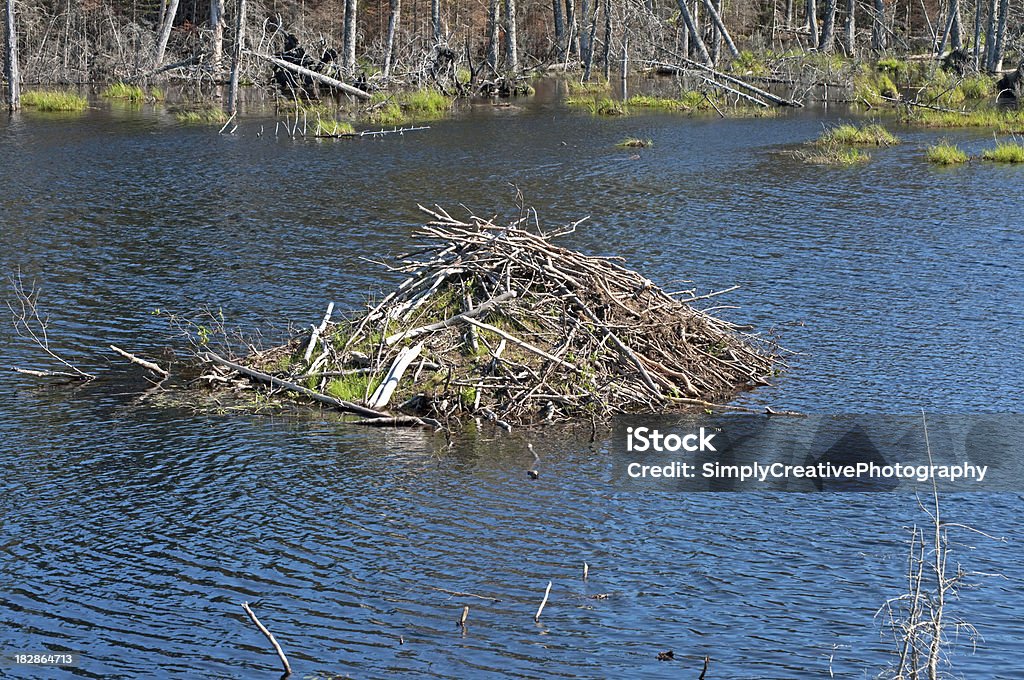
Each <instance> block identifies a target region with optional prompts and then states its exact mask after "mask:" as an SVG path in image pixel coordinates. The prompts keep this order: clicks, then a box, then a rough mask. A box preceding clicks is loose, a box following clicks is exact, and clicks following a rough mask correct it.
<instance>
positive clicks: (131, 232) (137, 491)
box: [0, 93, 1024, 679]
mask: <svg viewBox="0 0 1024 680" xmlns="http://www.w3.org/2000/svg"><path fill="white" fill-rule="evenodd" d="M542 94H543V93H542ZM848 117H849V114H847V113H845V112H843V111H835V110H814V111H799V112H790V113H787V114H786V115H783V116H781V117H779V118H773V119H756V120H755V119H741V120H719V119H713V118H700V119H688V118H682V117H675V116H661V115H650V116H633V117H629V118H623V119H601V118H594V117H591V116H589V115H587V114H576V113H572V112H567V111H566V110H565V109H564V108H562V107H561V106H560V105H558V103H557V102H555V101H553V100H552V99H550V98H546V97H544V96H541V97H539V98H537V99H536V100H532V101H529V102H520V103H517V104H516V106H514V107H511V108H493V107H490V106H477V107H474V108H472V109H471V110H469V111H466V112H464V113H462V114H461V115H460V116H458V117H457V118H456V119H454V120H449V121H441V122H436V123H433V124H431V129H430V130H427V131H422V132H415V133H408V134H405V135H390V136H388V137H386V138H383V139H360V140H319V141H315V140H291V139H288V138H287V137H284V136H275V135H274V128H275V123H274V119H273V118H261V117H259V116H256V115H253V116H251V117H246V118H243V119H242V120H241V121H240V123H239V127H238V130H237V132H236V133H235V134H233V135H218V134H217V132H216V129H210V128H204V127H187V126H179V125H177V124H176V123H175V122H174V120H173V118H171V117H169V116H168V115H167V114H165V113H161V112H159V111H154V110H151V109H149V108H143V109H141V110H136V111H131V110H119V109H111V108H110V107H108V106H106V105H104V104H102V103H98V104H97V106H96V108H94V109H91V110H90V111H88V112H87V113H86V114H84V115H82V116H80V117H73V118H70V119H69V118H66V117H60V118H55V117H48V116H45V115H40V114H33V113H31V112H25V113H23V114H21V115H18V116H16V117H14V118H12V119H6V118H4V119H3V120H0V271H2V272H4V273H13V272H16V271H18V269H19V268H20V271H21V272H22V273H23V275H24V276H25V277H26V280H35V281H37V282H38V283H39V285H40V286H41V289H42V297H41V301H42V305H43V307H44V308H45V310H46V311H47V312H49V314H50V315H51V325H50V334H51V339H52V341H53V343H54V344H55V345H57V346H59V347H60V348H61V349H62V350H63V351H65V352H66V354H67V356H69V357H70V358H72V359H73V360H75V361H76V362H79V363H81V364H82V365H83V366H86V367H90V368H93V369H95V370H97V371H103V372H104V374H105V375H106V376H107V378H106V379H105V380H102V381H99V382H97V383H96V384H94V385H90V386H87V387H81V388H77V389H70V390H68V389H47V388H40V387H38V386H37V385H38V384H37V383H36V382H35V381H33V380H32V379H29V378H25V377H23V376H18V375H15V374H13V373H9V374H7V376H6V379H5V380H3V381H2V382H0V441H2V442H3V443H2V445H0V470H2V473H0V507H2V512H0V555H2V560H0V651H2V652H3V655H4V656H5V657H9V655H10V654H12V653H14V652H18V651H22V652H26V651H34V652H43V651H51V652H56V651H61V650H67V651H72V652H75V653H77V654H79V655H80V657H79V659H78V663H77V665H76V666H74V667H68V668H60V669H58V668H55V667H46V668H41V667H28V666H16V667H15V666H12V665H11V664H10V662H9V660H5V661H4V662H2V663H0V676H3V675H10V676H11V677H69V676H70V677H76V676H78V677H91V678H100V677H102V678H120V677H123V678H134V677H216V678H253V677H276V676H277V675H278V674H279V665H278V662H277V660H276V659H275V658H274V656H273V653H272V651H270V649H269V647H268V645H267V644H266V642H265V640H264V639H263V638H262V637H261V636H260V634H259V633H258V632H257V631H256V630H255V628H254V627H253V626H252V625H251V624H250V623H249V622H248V620H247V619H246V618H245V614H244V613H243V612H242V610H241V608H240V607H239V603H240V602H242V601H248V602H250V603H252V604H253V607H254V609H255V611H256V612H257V614H258V615H259V616H260V618H261V619H262V620H263V622H264V623H266V624H267V625H268V627H269V628H270V629H271V630H272V631H273V632H274V633H275V635H276V636H277V638H278V640H279V641H280V642H281V643H282V645H283V647H284V648H285V650H286V652H287V653H288V655H289V658H290V660H291V663H292V667H293V669H294V670H295V673H296V677H334V676H341V677H349V676H351V677H359V678H362V677H403V676H405V677H424V676H427V677H452V678H468V677H487V676H495V677H497V676H505V675H507V676H514V677H679V676H680V675H682V676H683V677H696V676H697V675H698V674H699V673H700V669H701V667H702V666H703V658H704V656H705V654H707V655H710V657H711V662H710V667H709V673H708V676H707V677H708V678H715V679H719V678H779V679H783V678H787V679H792V678H822V677H829V673H830V672H831V673H833V674H834V677H840V678H867V677H874V676H875V675H876V674H877V673H878V672H879V671H880V670H882V669H883V668H884V667H885V665H886V663H887V662H888V661H889V660H890V658H891V650H892V648H893V644H892V641H891V639H890V638H889V637H888V634H887V633H886V630H885V628H884V625H883V624H884V617H882V616H878V617H876V611H877V610H878V609H879V608H880V607H881V606H882V604H883V603H884V601H885V600H886V598H888V597H892V596H895V595H897V594H899V593H900V592H901V590H900V589H901V588H902V587H903V586H904V580H905V579H904V577H903V576H902V574H903V573H904V570H905V566H906V562H905V558H906V546H905V545H904V540H905V538H906V536H907V533H906V531H905V527H907V526H909V525H912V524H914V523H924V522H926V521H927V518H926V517H925V515H924V514H923V512H922V511H921V510H920V509H919V508H918V507H917V505H916V500H915V499H914V497H913V496H912V495H908V494H839V493H820V494H796V493H792V494H784V493H777V494H770V493H720V494H683V493H675V494H671V493H654V492H651V493H626V492H623V491H622V490H621V489H619V488H617V487H616V484H615V483H614V481H613V479H612V473H611V467H612V460H611V454H610V452H609V439H608V436H607V435H604V434H600V435H599V436H598V437H597V440H596V441H594V442H590V441H589V437H588V435H589V429H588V430H587V431H586V432H583V433H580V432H575V431H561V430H559V431H554V432H516V433H514V434H513V435H512V436H502V435H500V434H495V433H493V432H490V431H486V430H485V431H483V432H482V433H480V434H475V435H466V436H463V437H460V438H458V439H456V441H455V442H454V444H453V446H451V447H448V446H447V443H446V442H445V440H444V439H443V438H441V437H435V436H431V435H429V434H424V433H421V432H406V431H399V432H390V431H387V432H383V431H364V430H359V429H353V428H351V427H346V426H344V425H342V424H340V423H339V422H338V420H337V419H336V418H334V417H332V416H330V415H329V414H325V415H323V416H310V417H298V416H266V415H264V416H250V415H243V414H237V413H226V414H211V413H200V414H196V413H193V412H192V411H189V410H180V409H171V408H159V407H155V406H152V405H149V404H147V403H146V402H144V401H140V400H139V393H140V392H141V390H142V389H143V387H144V382H143V381H142V379H141V377H140V376H139V374H138V373H137V372H136V371H134V370H133V369H132V368H131V367H125V366H123V365H122V363H121V362H120V361H119V360H117V359H116V357H113V356H111V355H109V354H108V353H107V352H105V351H103V348H105V347H106V346H107V345H108V344H110V343H114V344H118V345H121V346H124V347H126V348H128V349H130V350H131V351H136V352H139V353H142V354H146V355H149V356H158V357H162V356H165V352H166V350H167V348H168V347H174V346H176V345H177V346H179V347H180V345H179V344H178V343H177V341H176V340H174V339H173V338H172V337H171V336H172V333H171V331H169V329H168V327H167V324H166V321H164V320H163V319H162V318H160V317H156V316H154V315H153V314H152V312H153V310H155V309H157V308H162V309H173V310H179V311H186V312H190V311H194V310H196V309H198V308H200V307H202V306H208V307H210V308H211V309H215V310H220V311H222V312H223V314H224V317H225V318H226V319H227V321H228V322H229V323H230V324H232V325H235V326H238V327H241V328H243V329H247V330H252V329H261V330H263V331H264V332H265V333H266V337H267V341H272V340H275V339H280V338H281V337H282V336H283V334H284V333H285V332H286V329H287V327H288V325H289V324H296V325H308V324H309V323H312V322H315V321H318V320H319V318H320V317H321V315H322V314H323V310H324V308H325V307H326V304H327V302H328V301H332V300H333V301H334V302H336V303H337V304H338V305H339V307H340V308H347V307H352V306H355V305H357V304H358V303H359V302H360V301H361V300H362V299H364V298H365V296H366V295H367V294H373V293H376V292H379V291H380V290H381V289H382V288H384V287H386V286H387V284H388V282H390V281H393V280H394V279H393V277H392V276H391V275H388V274H387V273H386V272H384V271H383V270H382V269H381V267H379V266H378V265H376V264H373V263H372V262H369V261H368V260H371V259H380V258H384V257H386V256H387V255H388V254H393V253H397V252H401V251H402V250H403V249H405V248H407V247H408V245H409V242H410V240H409V237H410V234H411V233H412V231H413V230H414V229H415V228H416V226H417V225H418V224H419V222H420V220H421V217H420V215H419V214H418V211H417V210H416V203H423V204H431V203H439V204H442V205H445V206H449V207H451V208H452V209H456V208H457V207H458V204H460V203H462V204H465V205H467V206H470V207H472V208H473V209H474V210H476V211H478V212H481V213H503V214H511V213H515V212H516V210H517V209H516V208H515V191H516V188H518V190H519V191H521V192H522V194H523V196H524V197H525V200H526V202H527V204H529V205H532V206H535V207H536V208H537V210H538V212H539V215H540V219H541V221H542V222H543V223H545V224H547V225H551V226H555V225H558V224H560V223H564V222H567V221H570V220H576V219H579V218H580V217H584V216H589V217H590V219H589V220H587V221H586V222H585V223H583V224H582V225H581V226H580V228H579V229H578V230H577V232H576V233H575V234H573V235H571V236H568V237H566V239H565V244H566V245H567V246H569V247H573V248H578V249H582V250H585V251H587V252H592V253H596V254H603V255H621V256H623V257H625V258H626V260H627V263H628V265H629V266H631V267H633V268H636V269H638V270H640V271H641V272H643V273H645V274H647V275H648V276H650V277H651V278H652V279H654V280H655V281H656V282H657V283H659V284H662V285H664V286H665V287H667V288H670V289H682V288H688V287H691V286H697V287H698V288H699V290H700V291H701V292H707V291H709V290H712V289H720V288H724V287H728V286H732V285H736V284H739V285H740V286H741V288H740V289H739V290H737V291H735V292H734V293H731V294H729V295H728V296H725V297H723V298H716V299H715V300H714V303H713V304H715V305H729V306H736V307H737V308H736V309H723V310H720V311H719V313H721V314H724V315H727V316H728V317H729V318H731V319H734V320H738V321H743V322H750V323H753V324H755V325H756V326H757V327H758V328H759V329H762V330H765V331H767V330H769V329H774V330H776V331H777V332H778V333H779V334H780V335H781V337H782V342H783V344H784V345H785V346H786V347H787V348H788V349H790V350H793V351H794V352H797V355H796V356H795V357H794V358H793V361H792V368H791V369H790V370H789V371H788V372H787V373H786V374H785V375H784V376H783V377H781V378H780V379H779V380H778V382H777V384H776V385H775V386H772V387H769V388H764V389H760V390H758V391H756V392H754V393H751V394H748V395H745V396H744V397H742V399H741V401H743V402H744V403H748V404H753V405H757V406H763V405H771V406H772V407H773V408H777V409H781V408H786V409H796V410H800V411H804V412H810V413H915V412H918V411H919V410H920V409H922V408H923V409H926V410H928V411H930V412H939V413H976V412H990V413H993V412H994V413H998V412H1010V413H1020V412H1021V411H1022V410H1024V393H1022V392H1021V389H1020V380H1021V366H1022V365H1024V345H1022V343H1021V340H1020V337H1021V333H1022V329H1024V286H1022V284H1021V279H1020V273H1021V262H1022V261H1024V234H1022V231H1021V225H1022V224H1024V201H1022V200H1021V198H1022V187H1024V169H1021V168H1016V167H1012V166H998V165H993V164H984V163H974V164H971V165H969V166H966V167H961V168H956V169H953V170H945V169H939V168H935V167H931V166H929V164H928V163H927V162H925V160H924V158H923V154H924V148H925V146H926V145H927V144H928V143H932V142H934V140H935V139H936V138H937V136H938V135H936V134H934V133H931V132H917V131H913V130H897V131H898V132H899V133H900V134H901V135H902V136H903V137H904V140H905V143H904V144H903V145H901V146H898V147H894V148H891V149H880V150H876V151H874V150H873V151H872V152H871V153H872V160H871V161H870V162H868V163H867V164H865V165H863V166H860V167H854V168H839V167H820V166H811V165H805V164H803V163H801V162H799V161H798V160H796V159H794V158H792V157H790V156H787V155H785V154H781V153H779V152H780V151H784V150H787V149H793V148H795V147H796V145H799V144H800V143H802V142H804V141H806V140H808V139H811V138H813V137H815V136H816V135H817V134H818V132H819V131H820V130H821V127H822V125H823V124H826V123H828V122H830V121H835V120H838V119H843V118H848ZM261 131H262V134H260V133H261ZM626 136H637V137H644V138H650V139H651V140H653V143H654V145H653V147H652V148H649V149H642V150H626V151H623V150H619V149H616V148H615V144H616V142H618V141H619V140H620V139H622V138H623V137H626ZM946 136H947V137H949V138H951V139H954V140H956V141H958V142H960V143H962V144H963V145H964V146H965V147H966V148H968V149H969V150H976V149H980V148H981V147H984V146H987V145H990V144H991V143H992V142H991V137H990V136H989V135H988V134H987V133H985V132H980V131H979V132H965V133H950V134H948V135H946ZM687 281H692V282H694V283H693V284H690V283H686V282H687ZM0 337H2V342H3V348H4V349H3V363H4V365H5V366H6V365H19V366H30V367H31V366H38V365H39V364H40V358H39V357H38V356H37V355H36V354H34V352H33V349H32V348H31V347H29V346H27V345H26V343H25V342H23V341H22V340H20V339H18V338H17V337H15V336H14V334H13V333H12V331H11V329H10V327H9V325H7V324H4V327H3V328H2V329H0ZM527 442H532V443H533V445H534V446H535V448H536V450H537V451H538V453H539V454H540V457H541V463H540V470H541V476H540V478H539V479H538V480H529V479H527V477H526V475H525V473H524V470H525V469H526V468H528V467H531V466H533V458H532V456H531V455H530V453H529V452H528V451H527V449H526V443H527ZM944 503H945V508H946V512H947V513H948V516H949V517H950V518H951V519H952V520H958V521H963V522H966V523H970V524H972V525H973V526H976V527H977V528H978V529H981V530H983V531H985V532H987V533H989V534H992V535H994V536H998V537H1003V538H1005V539H1006V540H1005V541H1003V542H999V541H994V540H989V539H986V538H984V537H980V536H977V535H963V534H961V535H959V538H960V539H961V541H962V543H963V545H960V546H959V547H958V548H957V552H956V555H955V557H956V558H958V559H959V560H961V561H962V562H963V563H964V565H965V566H966V567H967V568H969V569H971V570H974V571H978V572H989V573H993V572H998V573H1000V574H1002V575H1003V576H1002V578H994V577H989V578H984V577H979V578H978V579H976V580H977V581H978V582H979V587H978V588H976V589H972V590H967V591H965V592H964V593H963V594H962V597H961V599H960V600H959V601H957V602H954V603H953V604H952V605H951V615H952V614H956V615H957V616H962V617H963V618H964V619H965V620H967V621H969V622H970V623H973V624H974V625H975V626H976V627H977V628H978V630H979V632H980V633H981V635H982V636H983V640H980V641H979V642H978V645H977V649H976V650H974V651H972V650H971V649H970V647H969V646H965V647H961V648H958V649H957V651H956V652H955V654H954V658H953V661H954V668H955V669H956V671H957V672H959V673H962V674H964V676H965V677H972V678H981V677H985V678H996V677H999V678H1015V677H1022V675H1024V643H1022V641H1024V623H1022V621H1024V595H1022V593H1024V588H1022V583H1021V581H1022V579H1024V568H1022V566H1021V565H1022V564H1024V559H1022V558H1024V548H1022V543H1021V540H1022V538H1024V536H1022V530H1021V526H1022V521H1024V509H1022V505H1021V494H1019V493H1002V494H994V493H974V494H956V495H952V496H949V497H948V498H946V499H945V500H944ZM584 561H585V562H587V563H588V564H589V565H590V578H589V580H588V581H587V582H586V583H584V582H583V581H582V579H581V570H582V565H583V562H584ZM548 581H552V582H553V584H554V585H553V588H552V592H551V599H550V601H549V603H548V605H547V607H546V608H545V610H544V615H543V617H542V618H541V620H540V623H538V624H535V623H534V621H533V614H534V612H535V611H536V608H537V605H538V604H539V602H540V599H541V597H542V596H543V593H544V589H545V587H546V585H547V583H548ZM446 591H457V592H459V593H472V594H475V595H480V596H485V597H487V598H494V599H496V600H498V601H492V600H488V599H480V598H475V597H468V596H466V595H454V594H451V593H450V592H446ZM594 595H607V597H603V598H594V597H592V596H594ZM463 605H470V607H471V611H470V614H469V619H468V625H467V627H466V629H465V630H464V631H463V630H460V629H459V628H458V627H457V626H456V625H455V621H456V620H457V618H458V616H459V614H460V612H461V609H462V607H463ZM669 649H671V650H673V651H674V652H675V656H676V657H677V660H676V661H674V662H660V661H658V660H657V658H656V657H657V654H658V652H661V651H665V650H669Z"/></svg>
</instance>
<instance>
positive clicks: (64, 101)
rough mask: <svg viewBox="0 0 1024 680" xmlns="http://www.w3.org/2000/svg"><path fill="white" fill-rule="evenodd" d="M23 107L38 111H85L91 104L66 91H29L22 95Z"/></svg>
mask: <svg viewBox="0 0 1024 680" xmlns="http://www.w3.org/2000/svg"><path fill="white" fill-rule="evenodd" d="M21 105H22V106H26V107H29V108H33V109H36V110H38V111H84V110H85V109H86V107H87V106H88V105H89V102H88V101H86V99H85V97H82V96H80V95H77V94H75V93H74V92H67V91H65V90H29V91H28V92H24V93H22V95H21Z"/></svg>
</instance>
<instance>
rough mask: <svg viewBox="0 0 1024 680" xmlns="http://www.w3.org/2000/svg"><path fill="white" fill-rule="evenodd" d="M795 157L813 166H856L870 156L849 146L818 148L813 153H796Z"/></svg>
mask: <svg viewBox="0 0 1024 680" xmlns="http://www.w3.org/2000/svg"><path fill="white" fill-rule="evenodd" d="M796 157H797V158H799V159H800V160H802V161H803V162H805V163H811V164H813V165H844V166H850V165H856V164H858V163H864V162H866V161H868V160H869V159H870V158H871V156H869V155H868V154H866V153H864V152H863V151H861V150H860V149H858V148H855V147H850V146H839V145H833V146H824V147H818V148H817V149H816V150H815V151H813V152H811V153H808V152H806V151H798V152H796Z"/></svg>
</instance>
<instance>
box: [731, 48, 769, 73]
mask: <svg viewBox="0 0 1024 680" xmlns="http://www.w3.org/2000/svg"><path fill="white" fill-rule="evenodd" d="M732 70H733V72H734V73H742V74H744V75H748V76H754V77H759V76H767V75H769V74H770V69H769V68H768V64H767V63H765V60H764V59H762V58H760V57H758V56H757V55H756V54H754V53H753V52H751V51H750V50H743V51H742V52H740V56H738V57H736V58H735V59H733V60H732Z"/></svg>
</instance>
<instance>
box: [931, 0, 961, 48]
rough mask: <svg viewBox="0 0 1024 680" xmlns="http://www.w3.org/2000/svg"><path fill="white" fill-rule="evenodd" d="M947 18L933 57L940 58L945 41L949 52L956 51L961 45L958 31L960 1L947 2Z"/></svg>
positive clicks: (951, 0) (959, 30) (959, 31)
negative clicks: (947, 43)
mask: <svg viewBox="0 0 1024 680" xmlns="http://www.w3.org/2000/svg"><path fill="white" fill-rule="evenodd" d="M948 14H949V16H948V17H946V27H945V29H943V31H942V39H941V40H940V41H939V44H938V47H937V48H936V49H935V56H937V57H941V56H942V53H943V52H944V51H945V50H946V41H947V40H948V41H949V48H950V49H951V50H958V49H960V47H961V46H962V45H963V38H962V36H961V29H960V0H949V7H948Z"/></svg>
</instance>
